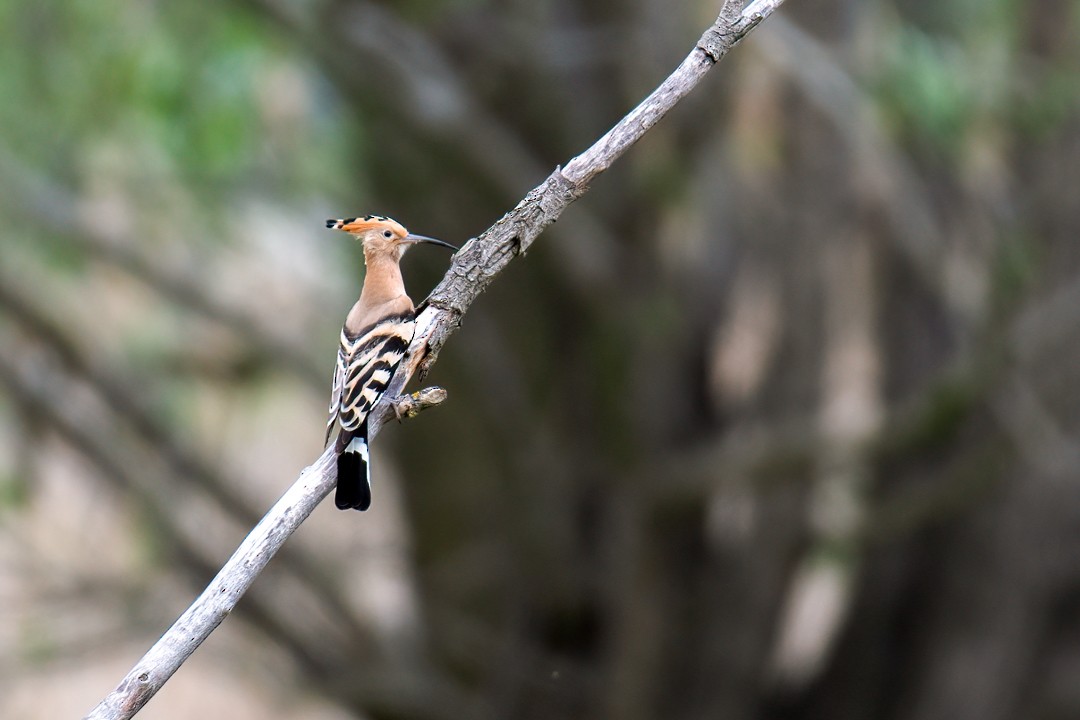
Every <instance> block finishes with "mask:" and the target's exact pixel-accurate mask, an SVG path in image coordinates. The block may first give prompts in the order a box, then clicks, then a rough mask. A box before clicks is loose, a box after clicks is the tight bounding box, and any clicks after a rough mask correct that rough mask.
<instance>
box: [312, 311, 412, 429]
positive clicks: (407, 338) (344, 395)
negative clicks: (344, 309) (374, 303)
mask: <svg viewBox="0 0 1080 720" xmlns="http://www.w3.org/2000/svg"><path fill="white" fill-rule="evenodd" d="M414 330H415V322H414V316H413V314H412V313H406V314H403V315H393V316H391V317H387V318H384V319H383V320H380V321H379V322H377V323H375V324H374V325H371V326H369V327H367V328H365V329H364V330H362V331H361V332H360V333H358V334H357V335H355V336H350V335H349V334H348V333H347V332H346V331H345V330H342V332H341V347H340V349H339V350H338V364H337V367H336V368H335V371H334V390H333V395H332V397H331V399H330V419H329V422H328V424H327V441H329V438H330V432H331V431H332V429H333V424H334V421H335V420H337V421H338V422H339V423H340V424H341V428H342V430H346V431H356V430H359V429H360V427H361V426H362V425H363V424H364V420H365V419H366V418H367V414H368V413H369V412H370V411H371V408H373V407H374V406H375V403H377V402H378V401H379V398H380V397H382V394H383V393H384V392H385V391H386V387H387V386H388V385H389V384H390V379H391V378H392V377H393V376H394V371H395V370H396V369H397V366H398V364H400V363H401V359H402V358H403V357H404V356H405V351H406V350H407V349H408V347H409V343H411V342H412V338H413V332H414Z"/></svg>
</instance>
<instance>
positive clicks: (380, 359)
mask: <svg viewBox="0 0 1080 720" xmlns="http://www.w3.org/2000/svg"><path fill="white" fill-rule="evenodd" d="M326 227H328V228H331V229H335V230H344V231H345V232H347V233H349V234H350V235H352V236H353V237H355V238H356V239H358V240H359V241H360V242H361V243H363V245H364V263H365V264H366V265H367V274H366V275H365V276H364V288H363V290H361V292H360V299H359V300H357V301H356V304H355V305H353V308H352V310H351V311H350V312H349V316H348V317H347V318H346V319H345V326H344V327H342V328H341V346H340V347H339V348H338V356H337V365H336V366H335V368H334V386H333V391H332V393H331V395H330V419H329V420H327V422H326V440H325V442H324V444H325V443H329V442H330V434H331V433H332V432H333V430H334V425H335V424H340V426H341V432H340V433H339V435H338V441H337V451H338V460H337V475H338V484H337V493H336V494H335V496H334V502H335V504H336V505H337V506H338V508H340V509H342V510H345V509H347V508H354V509H356V510H367V509H368V507H369V506H370V505H371V469H370V467H369V466H368V445H367V416H368V413H369V412H370V411H371V408H373V407H375V403H377V402H378V401H379V398H380V397H382V394H383V392H385V391H386V387H387V385H389V384H390V378H392V377H393V375H394V371H395V370H396V369H397V366H398V364H399V363H400V362H401V359H402V357H404V356H405V351H406V350H407V349H408V347H409V343H411V342H412V338H413V330H414V329H415V322H416V310H415V308H414V307H413V303H412V300H410V299H409V296H408V295H406V294H405V284H404V282H403V281H402V279H401V268H400V266H399V265H398V263H399V262H400V260H401V256H402V255H404V254H405V251H406V250H407V249H408V247H409V246H410V245H414V244H416V243H432V244H434V245H442V246H444V247H448V248H450V249H451V250H455V251H456V250H457V248H456V247H454V246H453V245H451V244H450V243H445V242H443V241H442V240H436V239H434V238H429V237H424V236H423V235H411V234H410V233H409V231H408V230H406V229H405V228H404V227H402V226H401V224H400V223H398V222H395V221H394V220H391V219H390V218H387V217H381V216H379V215H368V216H366V217H361V218H346V219H344V220H327V221H326Z"/></svg>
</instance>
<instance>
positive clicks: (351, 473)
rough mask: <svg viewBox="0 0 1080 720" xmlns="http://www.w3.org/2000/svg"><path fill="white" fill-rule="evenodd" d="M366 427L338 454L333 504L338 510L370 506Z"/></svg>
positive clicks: (369, 466) (361, 508)
mask: <svg viewBox="0 0 1080 720" xmlns="http://www.w3.org/2000/svg"><path fill="white" fill-rule="evenodd" d="M366 434H367V427H366V426H365V427H364V428H363V433H362V434H359V435H357V436H356V437H354V438H353V439H352V440H350V441H349V444H348V445H347V446H346V447H345V450H343V451H342V453H341V454H340V455H338V459H337V476H338V482H337V493H336V494H335V495H334V504H335V505H337V507H338V510H349V509H352V510H367V509H368V508H369V507H371V463H369V462H368V445H367V439H366V438H365V437H364V436H365V435H366Z"/></svg>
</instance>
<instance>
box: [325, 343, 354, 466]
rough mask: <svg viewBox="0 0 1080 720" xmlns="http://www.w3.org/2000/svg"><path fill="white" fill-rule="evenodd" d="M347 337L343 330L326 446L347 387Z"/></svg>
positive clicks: (327, 427) (331, 391) (335, 369)
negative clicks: (342, 393) (343, 392)
mask: <svg viewBox="0 0 1080 720" xmlns="http://www.w3.org/2000/svg"><path fill="white" fill-rule="evenodd" d="M345 343H346V338H345V331H344V330H342V331H341V345H339V346H338V353H337V363H336V364H335V365H334V384H333V386H332V387H331V390H330V416H329V417H328V418H327V419H326V439H325V440H323V445H324V446H325V445H326V444H327V443H328V442H330V434H331V433H332V432H334V426H335V425H336V424H337V419H338V410H339V409H340V408H341V392H342V390H344V389H345V373H346V372H347V371H348V367H349V356H348V355H347V354H346V348H345Z"/></svg>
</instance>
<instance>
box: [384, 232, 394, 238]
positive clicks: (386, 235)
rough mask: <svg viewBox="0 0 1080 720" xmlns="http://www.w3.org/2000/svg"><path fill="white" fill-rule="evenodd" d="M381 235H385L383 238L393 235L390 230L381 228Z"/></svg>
mask: <svg viewBox="0 0 1080 720" xmlns="http://www.w3.org/2000/svg"><path fill="white" fill-rule="evenodd" d="M382 236H383V237H385V238H388V237H393V236H394V233H392V232H390V231H389V230H383V234H382Z"/></svg>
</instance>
